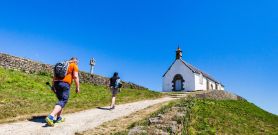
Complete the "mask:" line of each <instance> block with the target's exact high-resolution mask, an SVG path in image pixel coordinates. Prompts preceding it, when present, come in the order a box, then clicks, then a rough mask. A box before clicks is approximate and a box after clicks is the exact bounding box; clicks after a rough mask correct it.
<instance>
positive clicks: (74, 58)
mask: <svg viewBox="0 0 278 135" xmlns="http://www.w3.org/2000/svg"><path fill="white" fill-rule="evenodd" d="M70 60H72V61H73V60H78V59H77V58H76V57H72V58H70Z"/></svg>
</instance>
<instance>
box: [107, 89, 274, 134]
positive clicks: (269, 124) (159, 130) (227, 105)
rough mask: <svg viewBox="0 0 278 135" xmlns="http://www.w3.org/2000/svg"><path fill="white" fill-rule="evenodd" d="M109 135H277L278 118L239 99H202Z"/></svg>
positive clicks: (183, 101) (183, 102)
mask: <svg viewBox="0 0 278 135" xmlns="http://www.w3.org/2000/svg"><path fill="white" fill-rule="evenodd" d="M222 93H223V92H222ZM214 94H215V93H214ZM214 97H215V96H214ZM112 134H118V135H119V134H120V135H124V134H129V135H138V134H184V135H186V134H189V135H195V134H252V135H255V134H259V135H261V134H273V135H274V134H275V135H277V134H278V116H277V115H274V114H271V113H268V112H266V111H264V110H262V109H261V108H259V107H257V106H256V105H254V104H252V103H249V102H248V101H246V100H243V99H238V100H227V99H226V100H218V99H208V97H205V96H202V98H199V97H193V98H188V99H181V100H179V101H174V102H172V103H170V104H169V105H167V106H164V107H162V108H161V109H160V110H159V111H157V112H155V113H153V114H152V115H150V116H149V117H147V118H146V119H145V120H143V121H139V122H136V123H133V124H132V125H131V126H130V128H129V129H126V130H125V131H123V132H119V133H112Z"/></svg>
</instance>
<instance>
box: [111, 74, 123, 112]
mask: <svg viewBox="0 0 278 135" xmlns="http://www.w3.org/2000/svg"><path fill="white" fill-rule="evenodd" d="M109 87H110V91H111V93H112V103H111V107H110V109H111V110H112V109H115V102H116V95H117V94H118V93H119V91H120V88H121V87H122V83H121V80H120V77H119V74H118V73H117V72H115V73H114V75H113V77H111V78H110V85H109Z"/></svg>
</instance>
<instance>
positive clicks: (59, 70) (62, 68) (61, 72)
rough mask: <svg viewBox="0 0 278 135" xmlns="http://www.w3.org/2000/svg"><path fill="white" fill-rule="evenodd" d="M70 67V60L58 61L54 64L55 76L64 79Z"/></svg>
mask: <svg viewBox="0 0 278 135" xmlns="http://www.w3.org/2000/svg"><path fill="white" fill-rule="evenodd" d="M68 68H69V62H68V61H65V62H58V63H57V64H55V66H54V76H55V77H57V78H58V79H64V78H65V77H66V75H67V72H68Z"/></svg>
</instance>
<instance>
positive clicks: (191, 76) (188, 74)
mask: <svg viewBox="0 0 278 135" xmlns="http://www.w3.org/2000/svg"><path fill="white" fill-rule="evenodd" d="M162 89H163V92H178V91H196V90H224V85H223V84H221V83H220V82H219V81H217V80H215V79H214V78H213V77H211V76H210V75H208V74H206V73H205V72H203V71H201V70H199V69H197V68H196V67H194V66H192V65H190V64H189V63H187V62H185V61H184V60H183V59H182V50H181V49H180V48H179V47H178V49H177V51H176V60H175V61H174V62H173V64H172V65H171V66H170V67H169V69H168V70H167V71H166V73H165V74H164V75H163V86H162Z"/></svg>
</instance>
